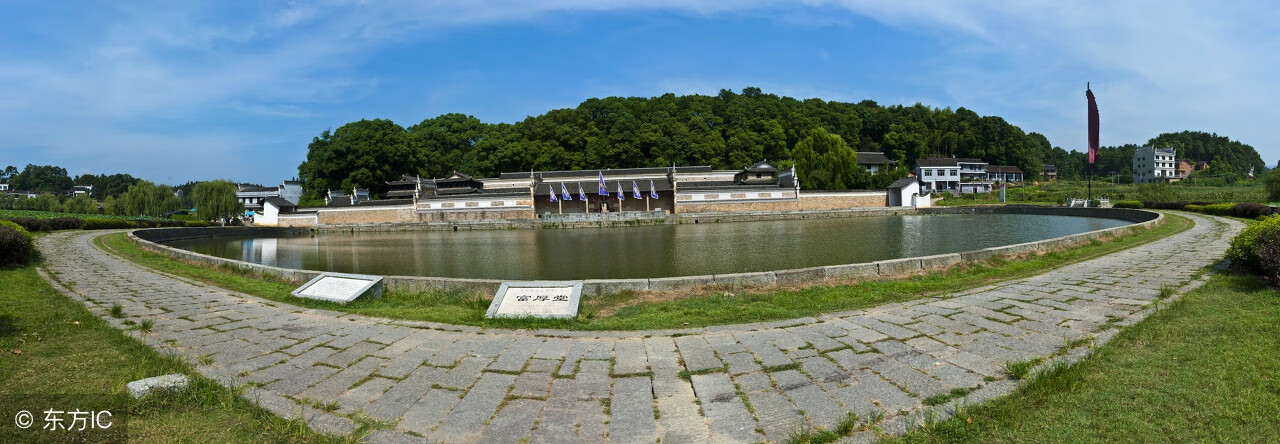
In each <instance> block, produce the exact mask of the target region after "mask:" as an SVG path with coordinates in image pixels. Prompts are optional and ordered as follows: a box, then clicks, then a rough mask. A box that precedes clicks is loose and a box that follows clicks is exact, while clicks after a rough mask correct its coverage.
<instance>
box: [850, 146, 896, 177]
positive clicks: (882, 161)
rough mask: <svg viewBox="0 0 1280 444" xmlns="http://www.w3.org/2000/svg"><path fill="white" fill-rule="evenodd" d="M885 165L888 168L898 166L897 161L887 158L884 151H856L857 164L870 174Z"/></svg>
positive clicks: (878, 170)
mask: <svg viewBox="0 0 1280 444" xmlns="http://www.w3.org/2000/svg"><path fill="white" fill-rule="evenodd" d="M886 165H887V166H888V167H889V168H893V167H895V166H898V161H896V160H889V157H888V156H885V155H884V153H881V152H876V151H869V152H862V151H858V166H860V167H863V168H865V169H866V170H867V172H870V173H871V174H875V173H878V172H880V169H881V168H884V167H885V166H886Z"/></svg>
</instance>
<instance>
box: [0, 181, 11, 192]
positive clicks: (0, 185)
mask: <svg viewBox="0 0 1280 444" xmlns="http://www.w3.org/2000/svg"><path fill="white" fill-rule="evenodd" d="M0 191H9V183H8V182H0Z"/></svg>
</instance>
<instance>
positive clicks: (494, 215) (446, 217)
mask: <svg viewBox="0 0 1280 444" xmlns="http://www.w3.org/2000/svg"><path fill="white" fill-rule="evenodd" d="M533 218H534V214H533V209H531V208H529V207H524V208H511V209H501V210H499V209H479V210H471V211H446V210H435V211H432V210H419V211H418V219H417V221H418V222H475V221H485V220H521V219H533Z"/></svg>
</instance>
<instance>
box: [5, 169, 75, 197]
mask: <svg viewBox="0 0 1280 444" xmlns="http://www.w3.org/2000/svg"><path fill="white" fill-rule="evenodd" d="M74 184H75V182H74V181H72V180H71V177H69V176H67V170H66V168H62V167H58V166H53V165H27V167H26V168H23V170H22V172H21V173H18V174H16V175H14V176H13V177H12V178H10V179H9V186H10V188H12V189H15V190H27V191H38V192H42V193H63V192H66V191H69V190H71V186H72V185H74Z"/></svg>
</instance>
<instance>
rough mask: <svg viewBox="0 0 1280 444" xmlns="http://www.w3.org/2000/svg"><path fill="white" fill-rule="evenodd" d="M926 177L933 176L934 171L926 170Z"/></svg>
mask: <svg viewBox="0 0 1280 444" xmlns="http://www.w3.org/2000/svg"><path fill="white" fill-rule="evenodd" d="M924 175H926V176H932V175H933V170H924Z"/></svg>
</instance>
